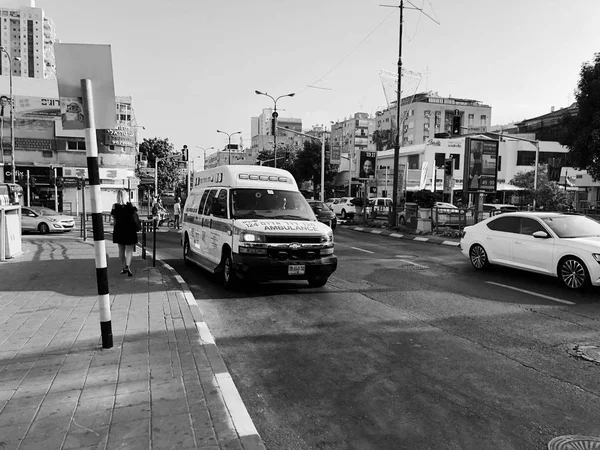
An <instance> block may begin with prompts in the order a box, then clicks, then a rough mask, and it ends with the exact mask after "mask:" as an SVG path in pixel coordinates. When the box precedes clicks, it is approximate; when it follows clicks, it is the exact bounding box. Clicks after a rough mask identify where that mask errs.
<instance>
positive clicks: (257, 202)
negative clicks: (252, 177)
mask: <svg viewBox="0 0 600 450" xmlns="http://www.w3.org/2000/svg"><path fill="white" fill-rule="evenodd" d="M231 205H232V213H233V217H234V218H236V219H287V220H312V221H316V220H317V219H316V217H315V214H314V213H313V210H312V208H311V207H310V205H309V204H308V202H307V201H306V199H305V198H304V197H303V196H302V194H300V193H299V192H294V191H278V190H275V189H233V190H232V194H231Z"/></svg>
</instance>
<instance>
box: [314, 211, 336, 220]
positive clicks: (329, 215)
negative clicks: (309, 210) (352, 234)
mask: <svg viewBox="0 0 600 450" xmlns="http://www.w3.org/2000/svg"><path fill="white" fill-rule="evenodd" d="M315 215H316V216H317V217H318V218H320V219H333V218H334V217H335V213H334V212H333V211H321V212H320V213H318V214H317V213H315Z"/></svg>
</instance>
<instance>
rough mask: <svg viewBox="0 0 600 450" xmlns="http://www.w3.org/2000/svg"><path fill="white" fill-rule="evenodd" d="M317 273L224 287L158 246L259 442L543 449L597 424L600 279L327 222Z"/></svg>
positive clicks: (599, 427)
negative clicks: (489, 260) (322, 277)
mask: <svg viewBox="0 0 600 450" xmlns="http://www.w3.org/2000/svg"><path fill="white" fill-rule="evenodd" d="M335 239H336V254H337V255H338V257H339V266H338V270H337V272H336V273H335V274H334V275H333V276H332V277H331V278H330V282H329V283H328V284H327V285H326V286H325V287H324V288H320V289H313V288H308V287H307V286H308V285H307V284H304V283H268V284H262V285H252V286H246V287H244V288H243V289H240V290H238V291H236V292H229V291H225V290H224V289H223V288H221V287H220V286H219V284H218V282H217V281H216V280H215V278H214V277H212V276H210V275H208V274H206V273H205V272H203V271H201V270H199V269H196V268H191V269H190V268H186V267H185V266H184V265H183V263H182V260H181V247H180V246H179V236H178V235H177V234H176V233H175V232H168V233H160V234H159V236H158V248H159V251H158V255H159V256H160V257H161V258H163V259H164V260H165V261H166V262H167V263H169V264H170V265H171V266H173V267H174V268H175V269H176V270H177V271H178V272H179V273H180V274H181V275H182V277H183V278H184V279H185V280H186V282H187V283H188V284H189V286H190V288H191V290H192V292H193V294H194V296H195V297H196V299H197V301H198V304H199V305H200V307H201V309H202V310H203V312H204V316H205V320H206V322H207V323H208V325H209V327H210V329H211V331H212V333H213V335H214V337H215V339H216V342H217V345H218V347H219V350H220V351H221V353H222V355H223V358H224V360H225V362H226V364H227V366H228V368H229V371H230V373H231V375H232V377H233V379H234V381H235V383H236V385H237V387H238V389H239V391H240V394H241V396H242V398H243V400H244V402H245V404H246V406H247V408H248V411H249V413H250V415H251V417H252V419H253V420H254V423H255V425H256V427H257V429H258V431H259V433H260V434H261V436H262V437H263V439H264V441H265V444H266V446H267V448H269V449H272V450H275V449H277V450H278V449H303V450H306V449H360V450H367V449H373V450H375V449H377V450H381V449H463V450H464V449H480V448H493V449H527V450H530V449H545V448H547V443H548V442H549V441H550V440H551V439H552V438H554V437H556V436H561V435H569V434H581V435H588V436H600V421H598V417H600V365H598V364H596V363H594V362H590V361H586V360H584V359H581V358H578V357H576V356H574V355H575V354H574V351H573V350H574V348H575V346H576V345H578V344H596V345H598V344H600V303H599V302H598V301H597V300H598V298H599V297H598V290H597V289H590V290H589V291H586V292H583V293H572V292H569V291H567V290H565V289H563V288H560V287H558V284H557V283H556V282H555V281H554V280H553V279H550V278H546V277H543V276H537V275H532V274H528V273H523V272H519V271H514V270H510V269H504V268H492V269H491V270H489V271H487V272H483V273H480V272H475V271H474V270H473V269H472V268H471V266H470V263H469V262H468V261H467V260H466V258H464V257H463V256H462V255H461V254H460V252H459V250H458V249H457V248H453V247H446V246H442V245H432V244H426V243H419V242H413V241H406V240H395V239H392V238H389V237H382V236H377V235H372V234H365V233H359V232H356V231H351V230H345V229H343V227H340V228H338V230H336V233H335Z"/></svg>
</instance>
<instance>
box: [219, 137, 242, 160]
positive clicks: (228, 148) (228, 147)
mask: <svg viewBox="0 0 600 450" xmlns="http://www.w3.org/2000/svg"><path fill="white" fill-rule="evenodd" d="M217 133H223V134H226V135H227V137H228V139H229V144H227V150H228V151H229V164H231V136H233V135H234V134H242V132H241V131H236V132H235V133H231V134H229V133H226V132H225V131H221V130H217Z"/></svg>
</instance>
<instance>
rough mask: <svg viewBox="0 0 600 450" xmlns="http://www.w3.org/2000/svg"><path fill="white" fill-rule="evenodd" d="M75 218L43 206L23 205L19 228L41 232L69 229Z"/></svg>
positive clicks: (72, 226) (57, 231) (72, 225)
mask: <svg viewBox="0 0 600 450" xmlns="http://www.w3.org/2000/svg"><path fill="white" fill-rule="evenodd" d="M74 227H75V220H74V219H73V218H72V217H70V216H65V215H63V214H61V213H58V212H56V211H54V210H53V209H50V208H46V207H44V206H23V207H22V208H21V230H22V231H39V232H40V233H42V234H46V233H60V232H65V231H70V230H72V229H73V228H74Z"/></svg>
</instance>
